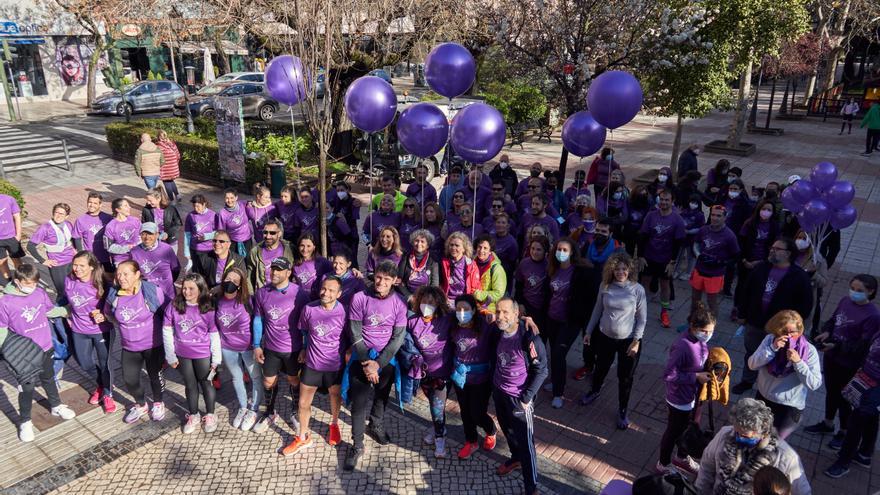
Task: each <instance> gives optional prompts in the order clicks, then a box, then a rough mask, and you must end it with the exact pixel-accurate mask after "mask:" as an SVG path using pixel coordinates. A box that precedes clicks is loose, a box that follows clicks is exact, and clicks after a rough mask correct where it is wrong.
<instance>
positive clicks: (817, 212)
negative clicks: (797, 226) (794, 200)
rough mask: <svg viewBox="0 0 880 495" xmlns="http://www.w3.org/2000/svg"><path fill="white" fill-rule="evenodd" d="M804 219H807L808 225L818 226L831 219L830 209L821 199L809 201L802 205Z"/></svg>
mask: <svg viewBox="0 0 880 495" xmlns="http://www.w3.org/2000/svg"><path fill="white" fill-rule="evenodd" d="M804 217H805V218H808V219H809V220H810V223H812V224H814V225H819V224H821V223H823V222H826V221H828V218H830V217H831V208H829V207H828V203H826V202H824V201H822V200H821V199H818V198H816V199H811V200H810V201H807V203H806V204H805V205H804Z"/></svg>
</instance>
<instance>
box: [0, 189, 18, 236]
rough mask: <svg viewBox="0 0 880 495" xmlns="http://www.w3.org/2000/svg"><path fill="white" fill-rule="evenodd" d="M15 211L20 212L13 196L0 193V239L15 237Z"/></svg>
mask: <svg viewBox="0 0 880 495" xmlns="http://www.w3.org/2000/svg"><path fill="white" fill-rule="evenodd" d="M16 213H21V208H19V207H18V202H16V201H15V198H13V197H12V196H8V195H6V194H0V239H12V238H13V237H15V219H14V218H12V216H13V215H15V214H16Z"/></svg>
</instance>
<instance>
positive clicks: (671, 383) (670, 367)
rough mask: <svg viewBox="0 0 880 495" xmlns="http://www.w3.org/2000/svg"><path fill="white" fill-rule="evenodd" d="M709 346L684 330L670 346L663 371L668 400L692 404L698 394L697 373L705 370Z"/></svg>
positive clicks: (681, 403)
mask: <svg viewBox="0 0 880 495" xmlns="http://www.w3.org/2000/svg"><path fill="white" fill-rule="evenodd" d="M708 357H709V347H708V346H707V345H706V343H705V342H701V341H699V340H697V338H696V337H694V336H693V335H691V334H690V332H684V333H682V334H681V337H679V338H678V340H676V341H675V342H673V343H672V346H671V347H670V348H669V359H668V360H667V361H666V369H665V370H664V371H663V380H664V381H665V382H666V402H668V403H669V404H670V405H675V406H686V405H691V407H693V405H692V404H693V402H694V400H695V399H696V396H697V386H698V383H697V375H696V374H697V373H698V372H700V371H703V366H704V365H705V363H706V359H707V358H708Z"/></svg>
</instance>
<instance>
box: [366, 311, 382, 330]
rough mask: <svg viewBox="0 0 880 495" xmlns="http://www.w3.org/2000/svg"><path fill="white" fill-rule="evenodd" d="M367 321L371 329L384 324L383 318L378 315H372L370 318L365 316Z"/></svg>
mask: <svg viewBox="0 0 880 495" xmlns="http://www.w3.org/2000/svg"><path fill="white" fill-rule="evenodd" d="M367 321H368V322H369V324H370V326H371V327H378V326H379V325H381V324H383V323H385V316H384V315H381V314H379V313H373V314H371V315H370V316H367Z"/></svg>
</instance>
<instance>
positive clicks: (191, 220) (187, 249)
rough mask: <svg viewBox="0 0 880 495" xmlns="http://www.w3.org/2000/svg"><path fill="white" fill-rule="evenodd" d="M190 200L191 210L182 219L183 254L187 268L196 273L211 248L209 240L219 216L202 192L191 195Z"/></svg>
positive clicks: (216, 225)
mask: <svg viewBox="0 0 880 495" xmlns="http://www.w3.org/2000/svg"><path fill="white" fill-rule="evenodd" d="M190 202H191V203H192V205H193V211H191V212H189V213H188V214H187V215H186V220H185V221H184V234H183V236H184V243H183V254H184V256H185V257H186V258H187V260H189V261H188V262H187V267H186V268H187V270H189V269H192V271H194V272H196V273H201V272H202V271H203V265H204V264H205V259H206V258H208V257H209V256H210V253H211V251H212V250H213V245H212V244H211V240H212V239H214V234H215V233H216V231H217V229H218V225H219V217H218V216H217V213H216V212H214V210H212V209H211V208H210V206H211V205H210V203H208V198H206V197H205V195H204V194H195V195H193V197H192V199H191V200H190Z"/></svg>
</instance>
